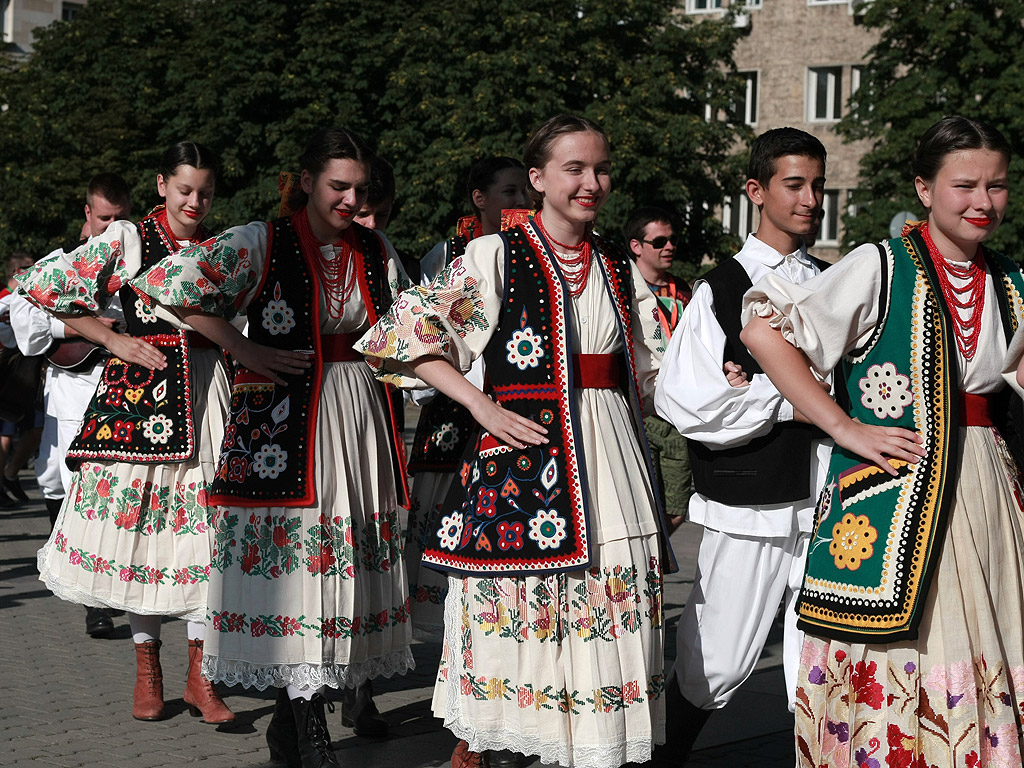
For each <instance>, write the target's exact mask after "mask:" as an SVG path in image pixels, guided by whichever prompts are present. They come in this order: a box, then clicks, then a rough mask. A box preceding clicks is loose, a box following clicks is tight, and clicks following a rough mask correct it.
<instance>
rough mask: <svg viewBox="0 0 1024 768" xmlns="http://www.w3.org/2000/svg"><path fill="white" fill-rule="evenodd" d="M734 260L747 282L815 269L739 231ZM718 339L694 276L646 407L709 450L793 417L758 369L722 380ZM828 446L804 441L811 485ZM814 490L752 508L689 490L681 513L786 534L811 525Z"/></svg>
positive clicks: (749, 531)
mask: <svg viewBox="0 0 1024 768" xmlns="http://www.w3.org/2000/svg"><path fill="white" fill-rule="evenodd" d="M734 258H735V259H736V261H737V262H739V264H740V266H742V267H743V269H744V270H745V271H746V273H747V274H748V275H749V276H750V281H751V282H752V283H756V282H757V281H758V280H760V279H761V278H763V277H765V276H766V275H770V274H775V275H779V276H780V277H782V278H784V279H786V280H787V281H790V282H794V283H799V282H803V281H804V280H807V279H808V278H811V277H813V276H814V275H816V274H818V268H817V266H815V264H814V262H813V261H811V259H810V258H809V257H808V256H807V252H806V250H805V249H804V248H803V246H801V247H800V248H799V249H798V250H796V251H794V252H793V253H790V254H787V255H782V254H780V253H778V252H777V251H776V250H775V249H773V248H772V247H771V246H769V245H767V244H765V243H763V242H762V241H760V240H758V239H757V238H756V237H755V236H754V235H749V236H748V237H747V241H746V242H745V243H744V244H743V248H742V250H740V252H739V253H738V254H736V256H735V257H734ZM725 343H726V338H725V331H723V330H722V326H721V325H720V324H719V322H718V318H717V317H716V316H715V312H714V296H713V294H712V292H711V287H710V286H709V285H708V284H707V283H706V282H703V281H698V282H697V285H696V286H695V288H694V291H693V298H691V299H690V303H689V304H688V305H687V307H686V309H685V310H684V312H683V316H682V318H681V319H680V321H679V325H678V326H676V329H675V331H674V332H673V333H672V338H671V340H670V341H669V346H668V350H667V351H666V353H665V358H664V360H663V362H662V367H661V373H660V375H659V377H658V387H657V391H656V393H655V398H654V405H655V408H656V409H657V412H658V415H660V416H661V417H662V418H663V419H666V420H667V421H669V422H671V423H672V424H673V425H675V427H676V429H678V430H679V432H680V433H682V434H683V435H684V436H685V437H687V438H689V439H691V440H697V441H698V442H701V443H704V444H705V445H707V446H708V447H709V448H711V449H724V448H731V447H734V446H739V445H746V444H747V443H749V442H750V441H751V440H753V439H754V438H756V437H760V436H762V435H765V434H767V433H768V432H769V431H771V429H772V427H773V426H774V425H775V424H776V423H777V422H785V421H792V420H793V406H792V405H791V404H790V403H789V402H788V401H787V400H786V399H785V398H783V397H782V395H781V394H780V393H779V391H778V390H777V389H776V388H775V385H774V384H772V382H771V380H770V379H769V378H768V377H767V376H766V375H765V374H763V373H762V374H755V375H754V376H752V377H751V379H750V385H749V386H746V387H733V386H730V385H729V381H728V379H727V378H726V375H725V372H724V371H723V370H722V368H723V365H724V364H725V362H726V361H725V360H724V359H723V355H724V353H725ZM830 452H831V442H830V441H815V444H814V445H813V446H812V456H811V461H812V473H811V477H812V485H816V484H817V478H819V477H820V478H824V473H825V470H826V469H827V465H828V459H829V454H830ZM817 490H818V489H817V487H814V488H808V499H807V500H806V502H798V503H796V504H793V503H787V504H764V505H760V506H754V507H733V506H729V505H726V504H721V503H719V502H716V501H713V500H711V499H709V498H707V497H706V496H704V495H703V494H700V493H694V494H693V496H692V497H691V498H690V507H689V519H690V520H691V521H693V522H695V523H699V524H701V525H705V526H707V527H709V528H714V529H716V530H721V531H725V532H727V533H733V534H739V535H746V536H765V537H769V536H789V535H791V534H792V532H793V531H794V530H796V529H799V530H801V531H810V530H811V523H812V522H813V515H814V501H815V498H814V497H815V496H816V495H817Z"/></svg>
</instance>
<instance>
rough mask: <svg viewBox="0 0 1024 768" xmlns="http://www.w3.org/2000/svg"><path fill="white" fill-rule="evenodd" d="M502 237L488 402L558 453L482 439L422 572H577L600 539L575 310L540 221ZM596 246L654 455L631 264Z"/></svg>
mask: <svg viewBox="0 0 1024 768" xmlns="http://www.w3.org/2000/svg"><path fill="white" fill-rule="evenodd" d="M501 237H502V239H503V240H504V242H505V278H504V289H503V301H502V306H501V310H500V315H499V317H498V320H497V326H496V327H495V329H494V334H493V336H492V337H491V339H490V341H489V343H488V345H487V348H486V349H485V351H484V361H485V363H486V366H487V377H488V380H489V383H490V391H491V393H492V395H493V397H494V398H495V400H497V401H498V402H499V403H500V404H501V405H502V407H504V408H506V409H508V410H510V411H514V412H515V413H518V414H520V415H522V416H525V417H526V418H529V419H531V420H533V421H536V422H537V423H539V424H541V425H543V426H544V427H546V428H547V430H548V432H547V439H548V443H547V444H544V445H538V446H529V447H527V448H525V449H524V450H518V449H515V448H512V447H510V446H508V445H505V444H504V443H500V442H498V441H497V440H496V439H495V438H494V437H492V436H491V434H490V433H489V432H486V431H481V432H480V434H479V436H478V437H477V440H476V444H475V446H474V447H473V448H472V449H471V451H470V452H469V453H468V455H467V459H466V460H465V461H464V462H463V463H462V468H461V470H460V480H461V483H460V484H458V485H454V486H453V488H452V491H451V493H450V495H449V497H448V501H447V502H446V504H445V507H444V508H445V509H446V510H448V511H447V512H446V514H444V515H443V516H442V517H441V519H440V520H439V521H438V524H437V525H435V526H432V527H431V529H430V530H428V531H427V534H426V536H427V540H426V546H425V548H424V553H423V561H424V562H425V563H428V564H429V565H431V566H432V567H435V568H437V569H438V570H444V571H454V572H459V573H466V574H470V575H486V574H510V573H529V574H543V573H557V572H563V571H574V570H579V569H581V568H586V567H588V566H589V565H591V543H592V540H591V530H590V524H589V502H590V500H589V499H588V498H587V497H586V493H585V490H584V489H585V488H586V474H585V472H586V470H585V467H586V465H585V462H584V457H583V455H582V451H581V449H580V446H579V435H580V424H579V414H577V413H576V409H575V406H574V400H575V398H574V396H573V390H574V388H575V386H576V384H575V377H576V374H575V373H574V370H573V353H574V350H573V348H572V331H571V328H572V321H571V317H570V315H569V313H570V312H571V311H572V306H571V299H570V296H569V291H568V289H567V288H566V284H565V281H564V279H563V278H562V275H561V272H560V270H559V268H558V266H557V263H556V259H555V257H554V256H553V255H552V253H551V246H550V245H549V244H548V243H547V242H546V241H545V240H544V239H543V237H542V235H541V234H540V232H539V230H538V228H537V227H536V226H535V225H534V223H533V221H532V218H531V219H529V220H527V221H526V222H525V223H522V224H520V225H518V226H514V227H511V228H509V229H508V230H507V231H505V232H503V233H502V234H501ZM593 244H594V248H595V250H596V251H597V259H596V262H597V263H596V265H595V267H594V271H593V272H592V273H591V279H592V280H593V279H603V282H604V283H605V286H606V290H607V291H608V295H609V298H610V299H611V303H612V305H613V306H614V312H615V321H616V325H617V327H618V332H619V338H620V339H621V342H622V344H621V346H622V350H623V352H622V356H621V360H620V364H619V370H620V371H621V372H622V373H623V374H624V375H623V377H622V378H623V383H622V385H621V386H623V388H624V396H625V397H626V398H627V400H628V401H629V404H630V407H631V410H632V414H633V423H634V428H635V434H636V439H637V440H639V441H640V444H641V445H642V446H643V447H644V449H645V455H648V456H649V453H648V452H647V450H646V438H645V436H644V432H643V428H642V421H641V415H640V397H639V390H638V389H637V385H636V366H635V360H634V353H633V329H632V324H631V309H632V301H633V289H632V276H631V272H630V270H631V266H630V262H629V260H628V259H627V258H626V256H625V255H624V254H623V253H622V252H621V251H620V250H618V249H617V248H615V247H614V246H613V245H611V244H610V243H607V242H606V241H604V240H602V239H600V238H598V237H594V240H593ZM597 426H598V425H595V427H597ZM647 471H648V472H649V473H651V468H650V462H649V459H648V467H647ZM656 507H657V510H656V514H657V516H658V519H659V520H660V518H661V509H660V504H656ZM669 558H671V555H670V554H669Z"/></svg>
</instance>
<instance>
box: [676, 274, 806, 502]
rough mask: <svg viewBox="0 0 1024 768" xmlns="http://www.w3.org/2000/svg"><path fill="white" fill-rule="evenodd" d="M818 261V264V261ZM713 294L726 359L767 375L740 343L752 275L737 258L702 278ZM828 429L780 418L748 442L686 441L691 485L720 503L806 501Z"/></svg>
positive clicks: (756, 372)
mask: <svg viewBox="0 0 1024 768" xmlns="http://www.w3.org/2000/svg"><path fill="white" fill-rule="evenodd" d="M819 263H820V262H819ZM701 279H702V280H704V281H705V282H707V284H708V287H710V288H711V292H712V294H713V295H714V301H715V317H716V318H717V319H718V323H719V325H721V326H722V330H723V331H725V339H726V341H725V351H724V353H723V356H722V359H723V361H726V360H727V361H731V362H734V363H738V364H739V365H741V366H742V367H743V370H744V371H745V372H746V373H747V374H749V375H751V376H753V375H754V374H758V373H764V371H763V370H761V366H759V365H758V364H757V361H756V360H755V359H754V358H753V356H752V355H751V354H750V352H749V351H748V350H747V348H746V346H744V344H743V342H742V341H740V331H741V330H742V326H741V325H740V312H741V310H742V307H743V294H744V293H746V291H747V289H748V288H750V286H751V283H750V276H749V275H748V274H747V271H746V270H745V269H744V268H743V266H742V265H741V264H740V263H739V262H738V261H736V259H728V260H726V261H724V262H722V263H721V264H720V265H719V266H717V267H715V268H714V269H713V270H711V271H710V272H708V273H707V274H706V275H704V276H703V277H702V278H701ZM815 437H819V438H820V437H824V433H822V432H821V431H820V430H818V429H816V428H814V427H812V426H811V425H810V424H801V423H798V422H793V421H789V422H781V423H778V424H775V425H774V426H773V427H772V429H771V431H770V432H768V434H766V435H762V436H760V437H756V438H754V439H753V440H751V441H750V442H749V443H747V444H746V445H739V446H736V447H733V448H726V449H724V450H713V449H711V448H709V447H708V446H706V445H704V444H703V443H700V442H697V441H696V440H688V441H687V444H688V446H689V450H690V467H691V469H692V471H693V487H694V489H695V490H696V491H697V492H698V493H700V494H703V495H704V496H706V497H708V498H709V499H712V500H714V501H717V502H719V503H721V504H729V505H732V506H744V507H750V506H757V505H760V504H782V503H785V502H790V501H800V500H801V499H806V498H807V497H809V496H811V495H812V494H814V493H816V492H817V489H816V488H811V441H812V440H813V439H814V438H815Z"/></svg>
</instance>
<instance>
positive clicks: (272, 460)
mask: <svg viewBox="0 0 1024 768" xmlns="http://www.w3.org/2000/svg"><path fill="white" fill-rule="evenodd" d="M252 467H253V469H255V470H256V472H257V473H258V474H259V476H260V477H261V478H265V477H269V478H270V479H271V480H273V479H274V478H275V477H277V476H278V475H280V474H281V473H282V472H284V471H285V469H286V468H287V467H288V451H285V450H282V449H281V446H280V445H277V444H276V443H275V444H273V445H266V444H264V445H263V447H262V448H260V450H259V451H258V452H257V453H256V455H255V456H253V462H252Z"/></svg>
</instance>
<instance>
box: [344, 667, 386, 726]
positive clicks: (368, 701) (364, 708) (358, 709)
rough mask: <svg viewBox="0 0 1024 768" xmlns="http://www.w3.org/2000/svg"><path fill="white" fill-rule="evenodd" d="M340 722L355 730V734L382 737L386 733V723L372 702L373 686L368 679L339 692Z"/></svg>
mask: <svg viewBox="0 0 1024 768" xmlns="http://www.w3.org/2000/svg"><path fill="white" fill-rule="evenodd" d="M341 724H342V725H344V726H345V727H346V728H351V729H352V730H353V731H355V734H356V736H364V737H366V738H370V739H383V738H384V737H386V736H387V735H388V723H387V720H385V719H384V718H383V717H381V714H380V712H378V711H377V705H376V704H374V703H373V686H372V684H371V683H370V681H369V680H367V681H366V682H365V683H363V684H362V685H357V686H356V687H355V688H344V689H343V690H342V693H341Z"/></svg>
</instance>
